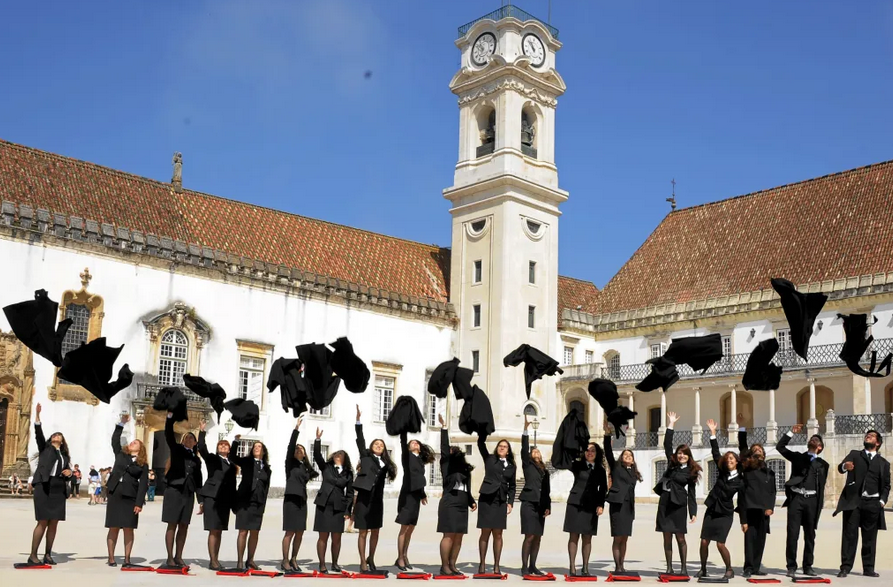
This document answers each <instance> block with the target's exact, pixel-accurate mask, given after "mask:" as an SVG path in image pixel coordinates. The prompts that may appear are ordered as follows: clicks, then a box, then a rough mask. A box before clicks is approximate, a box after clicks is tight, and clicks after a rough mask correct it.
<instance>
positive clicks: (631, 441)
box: [626, 392, 636, 448]
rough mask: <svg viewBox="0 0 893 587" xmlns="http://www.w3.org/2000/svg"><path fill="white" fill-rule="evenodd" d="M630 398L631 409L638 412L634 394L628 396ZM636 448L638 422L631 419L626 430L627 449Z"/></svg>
mask: <svg viewBox="0 0 893 587" xmlns="http://www.w3.org/2000/svg"><path fill="white" fill-rule="evenodd" d="M627 397H628V398H629V409H630V411H631V412H635V411H636V402H635V400H634V399H633V392H630V394H629V395H628V396H627ZM635 447H636V421H635V419H631V420H630V421H629V426H628V427H627V429H626V448H635Z"/></svg>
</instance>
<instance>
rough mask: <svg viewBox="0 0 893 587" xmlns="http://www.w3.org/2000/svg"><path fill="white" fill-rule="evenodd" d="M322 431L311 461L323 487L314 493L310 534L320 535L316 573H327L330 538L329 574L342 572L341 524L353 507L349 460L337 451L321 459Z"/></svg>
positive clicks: (348, 516)
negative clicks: (313, 512) (340, 558)
mask: <svg viewBox="0 0 893 587" xmlns="http://www.w3.org/2000/svg"><path fill="white" fill-rule="evenodd" d="M320 438H322V430H320V429H319V428H317V429H316V442H314V443H313V460H314V461H316V466H317V467H318V468H319V470H320V472H321V473H322V484H321V485H320V487H319V491H318V492H317V493H316V499H314V500H313V503H314V504H316V516H315V518H314V519H313V530H314V531H315V532H318V533H319V538H318V539H317V541H316V554H317V556H318V557H319V570H320V572H322V573H327V572H328V570H327V569H326V543H327V542H328V540H329V535H330V534H331V535H332V571H333V572H335V573H340V572H341V567H340V566H338V556H339V555H340V554H341V535H342V534H343V533H344V520H346V519H349V518H350V512H351V508H352V507H353V494H354V491H353V469H351V468H350V457H349V456H347V453H346V452H344V451H343V450H339V451H337V452H335V453H334V454H332V455H331V456H330V457H329V460H325V459H323V458H322V445H321V444H320V440H319V439H320Z"/></svg>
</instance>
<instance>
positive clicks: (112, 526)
mask: <svg viewBox="0 0 893 587" xmlns="http://www.w3.org/2000/svg"><path fill="white" fill-rule="evenodd" d="M128 421H130V416H128V415H126V414H125V415H123V416H121V422H119V423H118V424H117V425H116V426H115V431H114V432H112V452H113V453H114V454H115V466H114V467H112V472H111V474H110V475H109V480H108V490H109V501H108V504H107V506H106V509H105V527H106V528H108V529H109V533H108V536H107V537H106V543H107V545H108V549H109V560H108V563H106V564H108V566H110V567H115V566H117V563H116V562H115V546H117V544H118V531H119V530H121V529H122V528H123V529H124V568H125V569H126V568H129V567H132V566H133V565H132V564H131V562H130V552H131V551H132V550H133V531H134V530H135V529H136V527H137V526H138V525H139V519H140V512H141V511H142V510H143V505H145V503H146V492H147V491H149V457H148V456H147V455H146V447H145V446H143V443H142V441H140V440H132V441H130V444H128V445H127V446H126V447H123V448H122V447H121V434H122V433H123V432H124V426H125V424H127V422H128Z"/></svg>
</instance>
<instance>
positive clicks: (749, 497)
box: [738, 428, 775, 579]
mask: <svg viewBox="0 0 893 587" xmlns="http://www.w3.org/2000/svg"><path fill="white" fill-rule="evenodd" d="M738 450H740V451H741V471H742V472H743V473H744V494H743V495H744V499H743V503H744V515H745V517H746V522H747V524H746V526H747V530H745V531H744V572H743V573H742V576H743V577H744V578H745V579H747V578H749V577H750V576H751V575H757V576H761V575H765V574H766V573H764V572H763V570H762V563H763V550H764V549H765V548H766V535H767V534H769V519H770V517H771V516H772V514H773V513H774V512H775V471H773V470H772V469H770V468H769V467H768V466H767V465H766V449H764V448H763V445H762V444H756V443H755V444H753V445H751V446H750V448H748V446H747V431H746V430H744V428H739V429H738ZM740 495H741V494H739V498H738V499H739V501H740V500H741V496H740Z"/></svg>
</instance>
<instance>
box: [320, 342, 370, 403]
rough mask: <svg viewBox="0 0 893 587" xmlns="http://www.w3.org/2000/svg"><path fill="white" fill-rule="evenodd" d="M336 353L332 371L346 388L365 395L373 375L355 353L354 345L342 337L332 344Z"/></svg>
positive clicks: (333, 357)
mask: <svg viewBox="0 0 893 587" xmlns="http://www.w3.org/2000/svg"><path fill="white" fill-rule="evenodd" d="M329 346H331V347H332V348H333V349H335V352H334V353H333V355H332V360H331V363H332V369H333V370H334V371H335V373H337V374H338V376H339V377H340V378H341V381H343V382H344V387H345V388H346V389H347V391H349V392H351V393H363V392H364V391H366V387H368V386H369V378H370V377H371V376H372V374H371V373H370V372H369V367H367V366H366V363H364V362H363V359H361V358H360V357H358V356H356V354H354V352H353V345H352V344H350V341H349V340H347V337H345V336H342V337H341V338H339V339H338V340H336V341H335V342H333V343H332V344H330V345H329Z"/></svg>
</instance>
